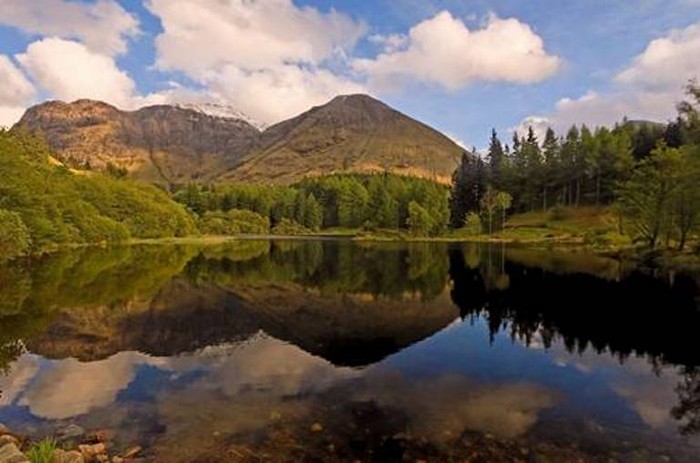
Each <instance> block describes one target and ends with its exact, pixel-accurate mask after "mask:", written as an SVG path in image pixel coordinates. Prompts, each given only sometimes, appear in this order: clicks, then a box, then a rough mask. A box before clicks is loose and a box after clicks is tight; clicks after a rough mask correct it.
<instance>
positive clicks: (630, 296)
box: [450, 249, 700, 365]
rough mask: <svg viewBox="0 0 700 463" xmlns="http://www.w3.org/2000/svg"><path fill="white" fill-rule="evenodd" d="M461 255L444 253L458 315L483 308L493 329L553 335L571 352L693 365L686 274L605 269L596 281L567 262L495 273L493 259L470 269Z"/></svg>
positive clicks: (693, 313)
mask: <svg viewBox="0 0 700 463" xmlns="http://www.w3.org/2000/svg"><path fill="white" fill-rule="evenodd" d="M468 257H469V256H468V255H467V254H465V253H464V252H462V251H461V250H457V249H455V250H453V251H452V252H451V255H450V275H451V278H452V280H453V281H454V288H453V291H452V297H453V300H454V302H455V303H456V304H457V305H458V306H459V307H460V310H461V312H462V315H463V316H469V315H475V314H482V313H483V314H484V315H485V316H486V317H487V318H488V321H489V325H490V327H491V330H492V332H493V333H496V332H498V331H500V330H503V329H509V330H511V332H512V334H513V336H515V337H519V338H522V339H525V340H526V341H529V340H531V339H532V338H533V337H534V336H536V335H538V336H541V337H542V341H543V342H544V344H545V346H549V345H551V343H552V341H553V340H554V339H555V338H556V337H560V338H562V339H563V341H564V343H565V344H566V346H567V347H568V348H569V349H570V350H571V351H576V350H577V351H584V350H586V349H588V348H592V349H595V350H596V351H598V352H602V351H604V350H608V351H610V352H611V353H612V354H614V355H616V356H618V357H620V358H621V359H622V358H625V357H627V356H629V355H632V354H636V355H647V356H649V357H651V358H652V359H653V360H655V361H658V362H662V363H670V364H675V365H698V364H700V349H699V348H698V344H697V335H696V334H697V327H698V326H700V311H698V310H697V302H696V299H695V298H696V295H697V294H698V288H697V284H696V282H695V280H694V279H693V278H691V277H687V276H681V275H676V276H675V277H674V278H673V280H668V279H664V278H660V277H658V276H652V275H650V274H646V273H642V272H640V271H636V270H635V271H629V272H627V273H626V274H624V275H620V279H619V281H618V280H613V279H609V278H608V277H609V272H608V271H607V270H606V271H604V275H605V276H606V277H605V278H601V277H598V276H594V275H592V274H588V273H582V272H581V271H578V272H577V271H576V267H575V266H573V265H571V263H569V265H568V266H567V267H566V268H565V269H564V271H554V270H543V269H541V268H538V267H536V266H525V265H521V264H515V263H513V262H509V261H506V262H504V263H503V267H502V268H501V269H500V270H494V268H496V269H497V268H500V264H497V265H495V266H491V267H490V266H489V265H488V264H487V263H484V262H482V263H481V264H479V265H478V266H473V265H471V264H472V263H471V262H469V258H468ZM507 257H508V256H507ZM507 257H506V258H507ZM499 259H500V258H499ZM499 259H496V260H497V261H498V260H499ZM468 262H469V263H468ZM588 264H589V263H588V262H586V265H588ZM500 273H504V274H506V275H507V276H508V285H507V286H506V287H505V288H502V289H495V288H493V286H492V285H490V282H492V281H494V280H496V279H497V275H498V274H500Z"/></svg>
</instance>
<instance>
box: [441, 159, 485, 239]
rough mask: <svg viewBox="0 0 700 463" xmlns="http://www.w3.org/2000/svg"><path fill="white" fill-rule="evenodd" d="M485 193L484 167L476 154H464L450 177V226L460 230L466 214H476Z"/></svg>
mask: <svg viewBox="0 0 700 463" xmlns="http://www.w3.org/2000/svg"><path fill="white" fill-rule="evenodd" d="M485 191H486V166H485V164H484V161H483V160H482V159H481V158H480V157H478V156H477V155H476V154H472V153H466V152H465V153H464V154H463V155H462V162H461V163H460V165H459V166H458V167H457V170H455V172H454V174H453V175H452V193H451V195H450V224H451V225H452V227H453V228H461V227H462V225H464V218H465V217H466V215H467V213H468V212H478V211H479V205H480V203H481V198H482V196H483V194H484V192H485Z"/></svg>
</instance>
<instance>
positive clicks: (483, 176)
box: [450, 82, 700, 249]
mask: <svg viewBox="0 0 700 463" xmlns="http://www.w3.org/2000/svg"><path fill="white" fill-rule="evenodd" d="M687 95H688V97H689V99H690V101H685V102H682V103H680V104H679V105H678V117H677V119H676V120H675V121H672V122H670V123H668V124H658V123H652V122H647V121H628V120H624V121H623V122H621V123H619V124H616V125H615V126H614V127H613V128H606V127H598V128H596V129H594V130H591V129H590V128H588V127H587V126H585V125H582V126H580V127H579V126H576V125H574V126H572V127H571V128H570V129H569V130H568V131H567V132H566V133H565V134H561V135H557V134H555V132H554V131H553V130H552V129H551V128H549V129H548V130H547V132H546V134H545V136H544V140H542V141H540V140H538V138H537V136H536V135H535V132H534V130H533V129H532V128H530V129H529V130H528V132H527V134H526V135H523V136H521V135H519V134H517V133H515V134H514V135H513V138H512V143H511V144H510V145H508V144H505V145H504V144H503V143H502V142H501V140H499V138H498V135H497V133H496V131H495V130H493V132H492V134H491V139H490V144H489V148H488V152H487V153H486V155H485V156H483V157H479V156H474V155H471V154H469V153H465V154H464V156H463V158H462V161H461V164H460V166H459V167H458V168H457V170H456V171H455V174H454V177H453V188H452V193H451V196H450V225H451V226H452V227H453V228H460V227H465V226H466V227H473V226H474V225H473V224H475V223H476V227H477V229H480V230H481V231H483V230H484V229H488V230H489V231H492V230H494V229H498V228H501V227H503V226H504V222H505V219H506V212H508V213H510V214H513V213H525V212H532V211H535V210H541V211H548V210H550V209H553V210H554V211H555V212H556V211H557V210H558V208H562V207H568V206H571V207H577V206H583V205H595V206H603V205H610V206H611V207H612V208H613V209H614V210H615V211H616V213H617V214H618V215H619V219H620V220H619V230H618V232H619V233H625V234H627V235H629V236H630V237H631V238H633V239H635V240H640V241H642V242H645V243H646V244H648V245H649V247H651V248H654V247H656V246H657V244H659V241H660V240H661V239H662V238H663V239H665V241H666V244H667V245H668V244H670V243H671V242H674V243H676V244H677V245H678V247H679V248H680V249H683V248H684V246H685V244H686V242H687V240H688V237H689V235H690V234H691V233H692V232H693V231H695V230H696V228H697V225H698V216H699V214H700V181H699V180H700V86H698V85H697V84H696V83H693V82H691V83H690V84H689V85H688V87H687ZM499 211H501V212H502V214H498V212H499Z"/></svg>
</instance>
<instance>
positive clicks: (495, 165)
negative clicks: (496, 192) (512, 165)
mask: <svg viewBox="0 0 700 463" xmlns="http://www.w3.org/2000/svg"><path fill="white" fill-rule="evenodd" d="M506 161H507V159H506V156H505V151H504V150H503V145H502V144H501V140H499V139H498V134H497V133H496V129H492V130H491V142H490V144H489V152H488V163H489V179H490V182H491V185H493V187H494V188H496V189H503V188H505V183H506V182H505V167H506V166H505V164H506Z"/></svg>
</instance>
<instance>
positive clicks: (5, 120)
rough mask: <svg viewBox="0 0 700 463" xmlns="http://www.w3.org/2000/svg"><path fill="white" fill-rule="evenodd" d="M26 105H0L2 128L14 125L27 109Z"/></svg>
mask: <svg viewBox="0 0 700 463" xmlns="http://www.w3.org/2000/svg"><path fill="white" fill-rule="evenodd" d="M25 109H26V108H25V107H24V106H0V128H2V127H12V126H13V125H14V123H15V122H17V121H19V120H20V118H21V117H22V114H24V111H25Z"/></svg>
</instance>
